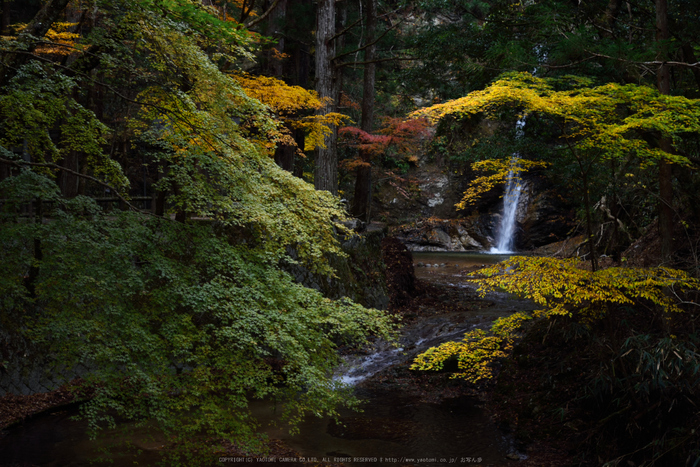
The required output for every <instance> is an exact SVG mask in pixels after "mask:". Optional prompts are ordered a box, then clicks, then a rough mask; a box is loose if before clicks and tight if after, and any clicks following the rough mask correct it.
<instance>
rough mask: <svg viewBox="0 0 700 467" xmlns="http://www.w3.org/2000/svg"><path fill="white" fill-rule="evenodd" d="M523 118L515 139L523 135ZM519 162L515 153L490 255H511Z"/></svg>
mask: <svg viewBox="0 0 700 467" xmlns="http://www.w3.org/2000/svg"><path fill="white" fill-rule="evenodd" d="M524 126H525V117H520V118H519V119H518V121H517V123H516V124H515V137H516V138H520V137H522V135H523V127H524ZM519 161H520V154H518V153H515V154H513V157H511V159H510V167H511V168H510V171H509V172H508V180H507V182H506V191H505V194H504V195H503V215H502V216H501V224H500V225H499V227H498V231H497V237H496V246H495V247H492V248H491V253H512V252H513V240H514V237H515V235H514V234H515V226H516V223H515V221H516V216H517V214H518V202H519V201H520V193H521V192H522V183H521V180H520V175H519V173H518V171H516V170H514V168H516V167H517V166H518V162H519Z"/></svg>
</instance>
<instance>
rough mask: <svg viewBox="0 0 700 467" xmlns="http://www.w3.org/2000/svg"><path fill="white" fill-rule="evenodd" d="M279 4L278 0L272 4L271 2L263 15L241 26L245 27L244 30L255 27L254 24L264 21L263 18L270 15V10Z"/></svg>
mask: <svg viewBox="0 0 700 467" xmlns="http://www.w3.org/2000/svg"><path fill="white" fill-rule="evenodd" d="M279 2H280V0H275V1H274V2H272V5H270V8H268V9H267V11H266V12H265V13H263V14H262V15H260V16H258V17H257V18H255V19H254V20H252V21H251V22H249V23H245V24H243V26H245V28H246V29H250V28H252V27H253V26H255V25H256V24H258V23H259V22H260V21H262V20H264V19H265V18H267V17H268V16H270V13H272V10H274V9H275V7H277V4H278V3H279ZM249 14H250V13H249Z"/></svg>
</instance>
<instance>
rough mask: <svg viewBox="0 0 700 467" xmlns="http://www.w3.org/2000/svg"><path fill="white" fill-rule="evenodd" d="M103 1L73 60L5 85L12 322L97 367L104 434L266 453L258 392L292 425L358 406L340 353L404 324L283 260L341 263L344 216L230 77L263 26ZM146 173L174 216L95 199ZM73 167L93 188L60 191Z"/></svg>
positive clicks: (96, 412) (159, 5) (94, 423)
mask: <svg viewBox="0 0 700 467" xmlns="http://www.w3.org/2000/svg"><path fill="white" fill-rule="evenodd" d="M95 7H96V8H97V13H99V14H97V15H96V17H97V18H98V20H96V22H95V24H94V25H92V27H91V28H90V33H89V34H87V35H85V36H81V37H80V38H79V41H78V42H79V44H78V45H76V50H75V51H73V52H72V53H73V54H72V55H70V59H69V60H66V61H65V62H63V63H59V62H52V58H51V57H48V58H47V57H45V56H41V55H37V56H35V57H33V58H32V59H29V60H27V63H26V64H24V65H22V66H21V67H18V68H17V69H16V70H11V71H8V75H7V76H8V79H7V81H6V83H7V85H6V86H5V87H4V88H3V89H2V91H1V92H0V115H1V116H2V121H3V126H2V129H0V130H1V131H0V158H1V159H3V162H2V163H3V164H6V165H4V166H3V170H4V169H5V167H7V169H8V170H6V171H4V172H3V176H5V178H4V179H3V180H2V181H0V198H2V200H3V201H2V204H1V205H0V247H1V248H2V251H3V268H2V270H0V297H1V298H0V322H1V323H2V324H3V327H4V328H5V329H11V330H12V331H13V332H18V333H22V334H24V335H25V336H27V337H28V338H30V339H31V340H32V341H33V342H35V343H37V344H38V345H42V346H45V347H46V351H47V354H48V355H50V356H51V357H52V358H55V359H56V360H57V361H59V362H60V363H61V364H63V365H65V366H66V367H67V368H72V367H75V366H76V365H84V366H85V367H87V368H88V369H89V370H90V371H89V372H88V374H87V375H86V376H85V379H86V381H87V387H89V388H90V390H91V392H90V393H89V400H88V401H87V403H86V404H85V405H84V406H83V411H84V415H85V416H86V417H87V418H88V420H89V421H90V427H91V430H92V433H93V434H96V433H97V432H98V431H99V429H101V428H104V427H105V426H111V425H113V424H115V423H116V421H117V420H119V419H121V418H122V417H123V418H125V419H130V420H136V421H139V422H144V423H145V422H147V421H149V423H150V422H153V423H155V424H156V425H157V426H158V428H159V429H161V430H163V431H164V432H165V433H166V434H167V435H168V436H169V437H170V439H171V441H172V443H171V447H179V448H180V451H178V454H180V455H187V454H188V453H189V454H188V455H190V456H191V457H192V456H194V457H195V458H197V460H198V461H199V462H207V461H208V459H207V456H206V455H203V456H195V455H193V454H192V453H193V452H199V453H202V452H205V451H202V450H203V449H204V450H206V449H208V450H211V446H209V447H206V448H205V447H202V446H201V444H202V443H204V442H205V440H206V439H209V440H210V441H211V440H221V439H227V440H230V441H233V442H235V443H238V444H241V443H247V444H248V445H249V446H251V447H253V448H260V446H261V445H260V444H259V443H257V440H258V435H257V434H256V431H255V429H256V422H255V420H254V419H252V418H251V417H250V415H249V412H248V410H247V407H248V401H249V400H250V399H251V398H265V399H269V400H271V401H273V402H275V403H282V404H283V407H284V410H283V412H284V413H283V418H284V419H285V420H286V421H288V422H289V424H290V425H289V426H290V427H291V428H292V429H294V428H295V427H296V426H297V425H298V423H299V422H300V421H301V419H302V417H303V416H305V415H307V414H314V415H318V416H323V415H333V414H335V410H336V407H337V406H338V405H346V406H353V405H354V404H355V402H356V401H355V399H354V398H353V397H352V396H351V394H350V391H349V389H348V388H346V387H344V386H343V385H342V384H341V383H339V382H337V381H335V380H334V379H333V378H332V371H333V369H334V367H335V366H336V364H337V363H338V356H337V353H336V348H337V346H339V345H346V344H348V345H362V344H363V343H364V342H365V341H366V339H367V338H368V336H370V335H379V336H383V337H386V338H390V337H391V335H392V325H390V323H389V320H388V318H387V317H386V316H385V315H384V314H383V313H382V312H380V311H377V310H372V309H366V308H364V307H361V306H360V305H357V304H355V303H353V302H351V301H349V300H345V299H342V300H338V301H332V300H329V299H327V298H324V297H323V296H322V295H321V294H320V293H318V292H317V291H314V290H310V289H307V288H305V287H303V286H301V285H300V284H297V283H295V282H294V280H293V279H292V278H291V277H290V275H289V274H287V273H285V272H283V271H282V270H281V269H280V267H279V265H280V263H282V262H286V263H290V262H292V263H293V262H295V260H293V259H292V258H290V257H289V256H288V255H289V252H291V251H293V252H294V256H295V258H296V259H298V261H299V262H301V263H303V265H304V266H305V267H306V268H308V269H309V270H311V271H313V272H315V273H319V274H322V275H323V276H326V277H327V276H329V275H332V274H333V273H334V271H333V269H332V268H331V266H330V265H329V262H328V258H329V257H332V256H333V255H341V256H342V255H343V252H342V250H341V249H340V246H339V242H338V237H339V236H341V235H344V234H345V233H346V232H347V230H346V229H345V228H344V227H343V226H342V224H340V221H342V220H343V219H344V218H345V216H346V214H345V212H344V210H343V208H342V206H341V204H340V201H339V200H338V199H337V198H335V197H333V196H331V195H330V194H329V193H327V192H317V191H315V190H314V188H313V186H312V185H309V184H308V183H306V182H304V181H302V180H300V179H298V178H295V177H293V176H292V175H291V174H289V173H287V172H285V171H283V170H281V169H280V168H279V167H278V166H276V165H275V163H274V161H273V160H272V158H271V152H272V149H273V148H274V142H275V138H277V137H278V136H279V128H280V122H279V121H278V120H276V119H275V117H274V115H273V113H272V112H271V110H270V108H269V107H267V106H266V105H264V104H263V103H261V102H260V101H258V100H257V99H254V98H251V97H249V96H248V95H247V94H246V92H245V91H244V89H243V88H242V87H241V85H240V84H239V83H238V82H237V81H236V80H235V79H233V78H232V77H231V76H229V75H228V74H226V73H223V72H222V71H221V70H220V68H219V65H221V64H222V63H223V64H226V65H227V66H228V68H229V69H230V68H233V67H235V66H236V65H233V64H234V63H236V62H235V60H239V61H240V59H241V58H250V57H251V55H250V54H249V47H251V45H252V44H253V40H252V39H251V36H250V35H249V33H248V32H247V31H245V29H242V28H237V27H235V26H233V25H232V24H230V23H226V24H223V22H222V21H219V20H218V19H216V15H212V14H211V11H210V10H209V9H207V8H206V7H204V6H202V2H198V1H190V0H169V1H151V0H113V1H112V0H104V1H98V2H97V3H96V5H95ZM86 29H87V28H86ZM15 45H16V44H9V45H8V43H7V42H4V43H3V47H4V50H5V49H9V48H12V47H14V46H15ZM84 51H89V52H86V53H84ZM214 51H215V52H214ZM37 53H39V54H40V53H41V52H37ZM239 63H240V62H239ZM71 67H75V68H73V69H72V68H71ZM85 70H88V71H87V72H86V71H85ZM5 71H7V70H5ZM97 77H100V78H101V79H104V80H105V81H104V82H98V81H97V79H98V78H97ZM95 102H98V103H99V105H96V104H95ZM98 116H99V118H98ZM134 160H136V161H138V162H133V161H134ZM147 170H149V171H153V172H155V174H156V176H154V177H153V178H152V180H153V183H152V186H154V188H155V190H154V191H155V194H156V195H163V198H165V200H166V203H164V204H165V206H166V212H165V214H166V215H165V216H164V217H158V216H155V215H153V214H151V213H148V212H136V211H135V210H132V212H124V211H111V212H104V211H103V210H102V209H100V208H99V206H98V205H97V204H96V202H95V201H94V200H93V199H91V198H90V197H88V196H85V195H92V196H95V195H98V196H104V193H105V188H108V189H109V190H110V193H112V192H116V193H117V194H119V196H120V197H121V198H122V200H127V201H128V198H129V195H134V194H135V192H130V190H129V181H131V183H132V184H134V182H138V183H139V184H140V183H143V185H142V187H143V188H144V190H145V189H146V188H147V187H148V183H147V182H146V180H145V177H146V176H145V173H146V171H147ZM66 174H70V175H71V176H73V177H76V178H78V179H80V180H82V181H83V182H84V185H85V186H86V188H85V189H84V190H82V191H81V193H84V194H85V195H83V194H80V195H77V196H76V195H75V193H71V194H70V196H71V198H70V199H68V198H66V197H65V196H64V194H65V193H64V192H62V191H61V190H62V188H63V187H59V186H58V185H57V183H56V178H57V176H59V175H60V176H61V177H64V176H65V175H66ZM142 174H144V175H143V177H144V180H143V181H142V180H140V178H141V177H140V176H141V175H142ZM139 191H140V190H139ZM139 191H136V193H138V192H139ZM139 194H140V193H139ZM132 207H133V206H132ZM168 211H169V212H168ZM171 213H174V214H184V215H183V216H181V217H180V220H182V221H183V222H174V221H171V220H170V214H171ZM193 444H200V445H199V446H193ZM195 448H196V449H197V450H196V451H195V450H193V449H195ZM185 463H186V464H187V465H191V462H190V461H186V462H185Z"/></svg>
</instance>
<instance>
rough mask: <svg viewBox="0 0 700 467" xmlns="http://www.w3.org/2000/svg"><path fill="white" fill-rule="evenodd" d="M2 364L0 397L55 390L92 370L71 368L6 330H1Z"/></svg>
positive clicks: (39, 347) (0, 350)
mask: <svg viewBox="0 0 700 467" xmlns="http://www.w3.org/2000/svg"><path fill="white" fill-rule="evenodd" d="M0 363H1V364H2V367H1V368H0V397H2V396H4V395H5V394H21V395H28V394H35V393H39V392H49V391H53V390H54V389H58V388H59V387H61V386H62V385H63V384H65V383H67V382H69V381H71V380H73V379H75V378H79V377H81V376H83V375H85V374H86V373H87V372H88V371H89V368H88V367H87V366H85V365H81V364H79V365H77V366H75V367H72V368H68V367H66V366H65V365H63V364H62V363H61V362H57V361H56V359H55V358H54V357H53V356H52V355H50V354H48V353H47V352H46V350H45V349H43V348H42V347H41V346H37V345H35V344H33V343H31V342H29V341H28V340H27V339H26V338H24V337H22V336H19V335H16V334H12V333H9V332H6V331H0Z"/></svg>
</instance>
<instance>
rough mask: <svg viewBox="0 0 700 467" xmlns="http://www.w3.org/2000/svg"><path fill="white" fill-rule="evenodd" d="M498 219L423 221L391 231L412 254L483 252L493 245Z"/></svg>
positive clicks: (481, 217)
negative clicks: (413, 252)
mask: <svg viewBox="0 0 700 467" xmlns="http://www.w3.org/2000/svg"><path fill="white" fill-rule="evenodd" d="M497 222H498V216H491V215H481V216H473V217H469V218H466V219H451V220H450V219H435V218H432V219H426V220H423V221H417V222H415V223H412V224H407V225H402V226H399V227H397V228H396V229H394V232H393V234H394V236H396V238H398V239H399V240H400V241H401V242H403V243H404V244H405V245H406V247H407V248H408V249H409V250H411V251H483V250H488V249H489V248H490V247H491V245H492V244H493V242H494V238H493V232H494V230H495V225H497Z"/></svg>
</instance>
